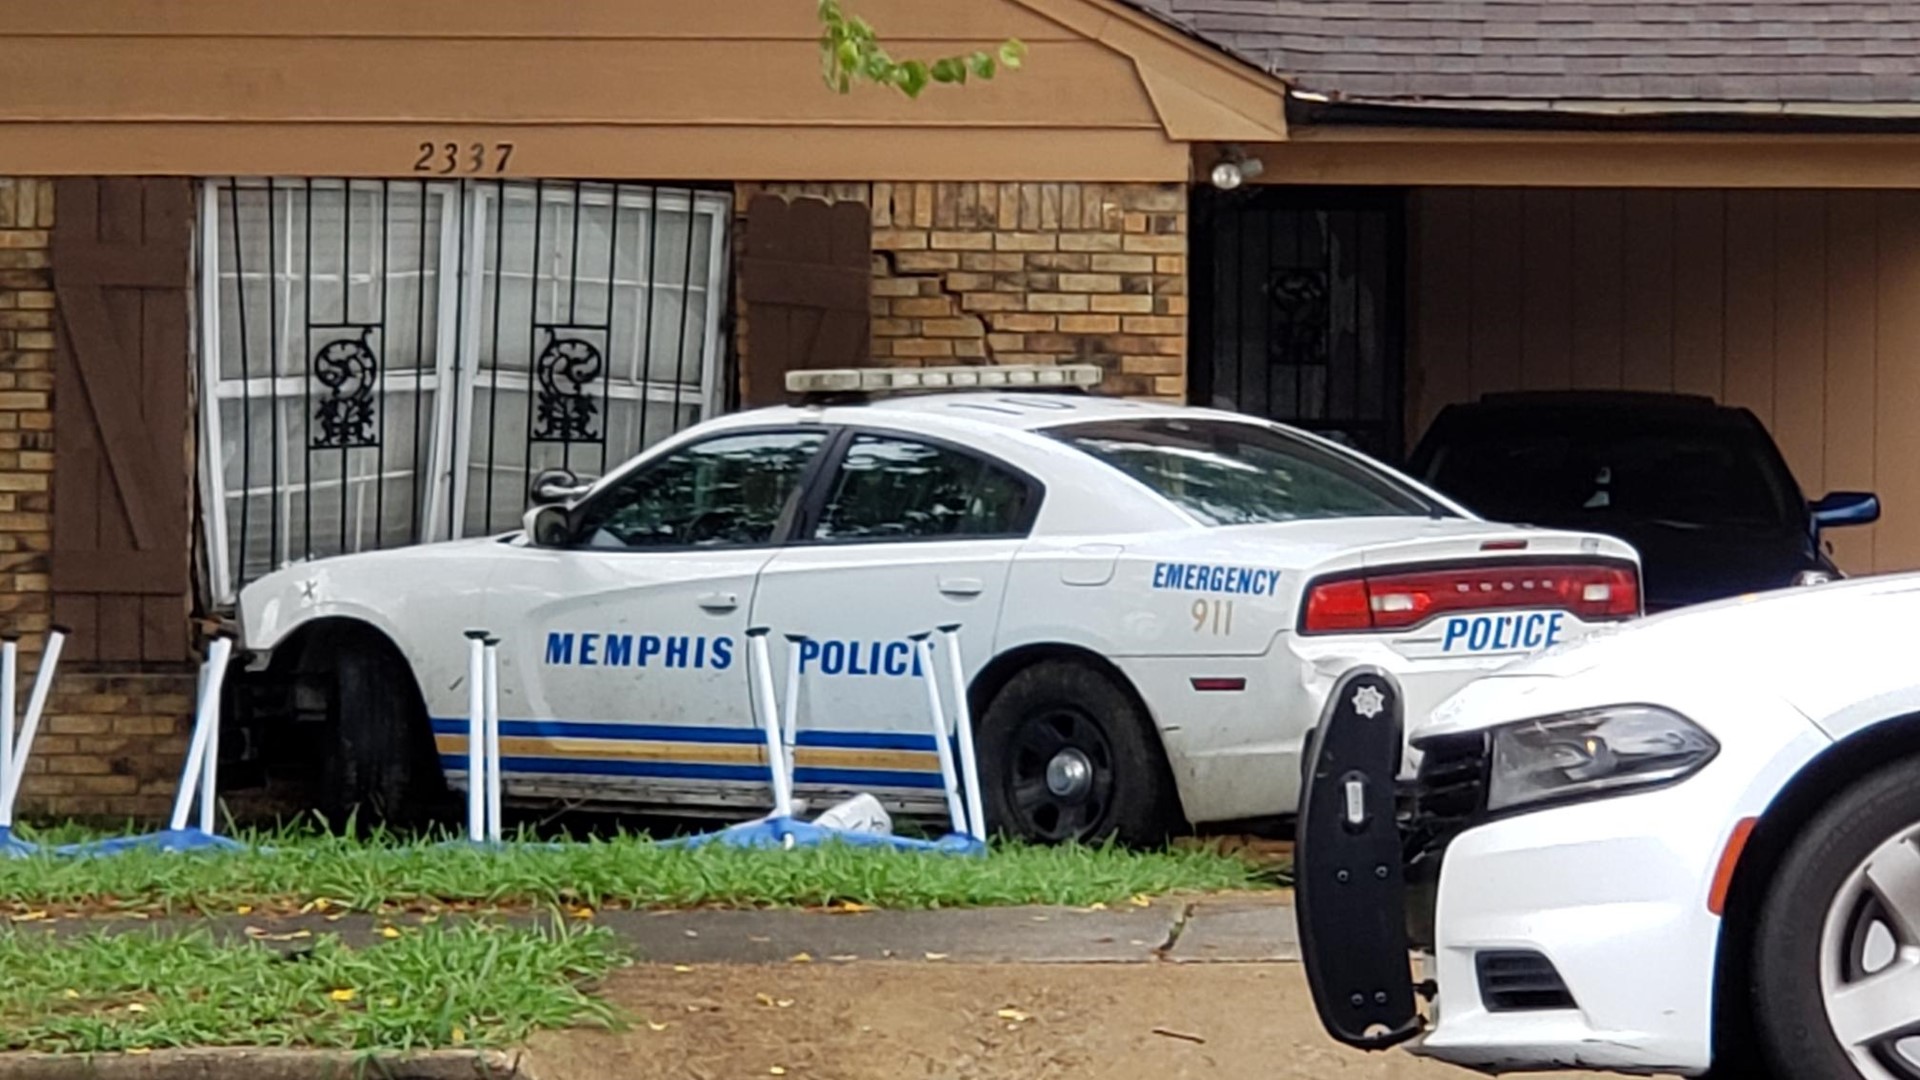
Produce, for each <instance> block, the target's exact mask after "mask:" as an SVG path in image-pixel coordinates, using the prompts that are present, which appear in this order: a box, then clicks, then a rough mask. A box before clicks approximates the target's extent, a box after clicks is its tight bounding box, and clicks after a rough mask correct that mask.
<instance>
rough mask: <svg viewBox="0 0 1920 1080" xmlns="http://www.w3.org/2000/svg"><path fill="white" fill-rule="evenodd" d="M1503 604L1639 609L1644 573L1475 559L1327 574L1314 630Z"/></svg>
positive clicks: (1315, 594)
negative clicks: (1474, 562) (1444, 566)
mask: <svg viewBox="0 0 1920 1080" xmlns="http://www.w3.org/2000/svg"><path fill="white" fill-rule="evenodd" d="M1500 608H1548V609H1552V610H1556V611H1568V612H1572V613H1573V614H1575V615H1578V616H1580V617H1581V618H1583V619H1626V618H1632V617H1633V616H1635V615H1638V614H1640V575H1639V573H1638V572H1637V571H1636V570H1635V569H1634V568H1633V567H1630V566H1616V565H1612V564H1570V565H1560V566H1545V565H1532V566H1501V565H1497V564H1496V565H1490V566H1469V567H1459V568H1455V569H1451V570H1421V571H1411V572H1387V573H1381V574H1370V575H1367V576H1364V577H1350V578H1340V579H1336V580H1333V581H1323V582H1320V583H1318V584H1316V585H1314V586H1313V588H1312V589H1311V590H1310V591H1309V592H1308V594H1307V613H1306V617H1305V618H1304V619H1302V620H1301V626H1300V629H1301V631H1302V632H1303V633H1308V634H1334V633H1340V632H1342V631H1351V630H1398V629H1403V628H1405V627H1409V626H1418V625H1419V624H1421V623H1423V622H1426V621H1427V620H1428V619H1431V618H1433V617H1434V616H1436V615H1444V614H1447V613H1448V612H1459V611H1489V610H1495V609H1500Z"/></svg>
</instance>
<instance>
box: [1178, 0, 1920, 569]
mask: <svg viewBox="0 0 1920 1080" xmlns="http://www.w3.org/2000/svg"><path fill="white" fill-rule="evenodd" d="M1150 6H1157V7H1159V8H1160V9H1162V14H1164V15H1167V16H1168V17H1171V18H1173V19H1175V20H1176V21H1177V22H1179V23H1180V24H1181V25H1183V26H1185V27H1186V28H1187V29H1189V30H1190V31H1191V32H1194V33H1197V34H1199V35H1201V36H1204V37H1206V38H1207V39H1208V40H1211V41H1213V42H1215V43H1216V44H1218V45H1220V46H1221V47H1222V48H1226V49H1229V50H1231V51H1233V52H1235V53H1237V54H1238V55H1240V56H1242V57H1243V58H1245V59H1248V60H1250V61H1252V62H1255V63H1259V64H1261V65H1262V66H1264V67H1266V68H1267V69H1268V70H1270V71H1274V72H1277V73H1280V74H1282V75H1283V76H1284V77H1286V78H1287V79H1288V81H1289V83H1290V86H1291V89H1290V94H1289V120H1290V123H1291V127H1290V134H1289V141H1288V142H1287V143H1285V144H1268V145H1244V146H1225V145H1215V146H1207V147H1202V148H1200V149H1198V150H1197V151H1196V159H1195V163H1194V164H1195V172H1196V176H1197V177H1199V178H1202V179H1203V181H1204V179H1205V178H1206V177H1208V176H1209V174H1211V173H1213V172H1214V170H1215V169H1216V167H1217V166H1220V165H1222V164H1226V165H1230V166H1235V167H1236V170H1237V178H1238V179H1240V180H1241V181H1242V184H1243V185H1244V186H1231V189H1230V190H1224V191H1223V190H1220V189H1219V185H1217V184H1216V185H1212V186H1208V185H1205V184H1204V183H1203V184H1202V185H1200V186H1197V187H1196V188H1195V196H1194V198H1195V208H1194V209H1195V214H1194V226H1195V227H1194V233H1195V237H1194V251H1193V258H1194V268H1195V272H1194V280H1193V290H1194V294H1195V307H1196V311H1197V312H1198V314H1197V315H1196V317H1195V320H1194V326H1193V329H1192V334H1193V345H1194V348H1193V368H1192V372H1191V386H1192V392H1193V397H1194V399H1195V400H1196V401H1197V402H1203V403H1210V404H1216V405H1221V406H1225V407H1231V408H1239V409H1242V410H1245V411H1249V412H1255V413H1262V414H1265V415H1269V416H1273V417H1275V418H1276V419H1281V420H1286V421H1290V422H1297V423H1301V424H1303V425H1304V426H1309V427H1315V428H1318V429H1321V430H1323V431H1328V432H1332V433H1334V434H1337V435H1339V436H1341V437H1344V438H1347V439H1350V440H1351V441H1353V442H1355V443H1357V444H1359V445H1362V446H1364V447H1366V448H1367V449H1369V450H1371V451H1373V452H1375V453H1378V454H1381V455H1383V456H1386V457H1389V458H1392V457H1395V456H1397V455H1399V454H1401V453H1403V452H1404V451H1405V450H1406V449H1407V448H1408V447H1410V446H1411V445H1412V442H1413V441H1414V440H1415V439H1417V438H1418V436H1419V435H1420V434H1421V433H1422V432H1423V431H1424V430H1425V428H1426V425H1427V424H1428V423H1429V422H1430V421H1431V419H1432V418H1433V416H1434V415H1435V414H1436V413H1437V412H1438V411H1439V410H1440V408H1441V407H1443V406H1445V405H1447V404H1449V403H1453V402H1458V401H1465V400H1471V399H1473V398H1476V397H1478V396H1479V395H1481V394H1485V393H1488V392H1492V391H1503V390H1515V389H1627V390H1656V391H1679V392H1687V393H1696V394H1706V395H1710V396H1712V397H1714V398H1717V399H1719V400H1720V401H1722V402H1725V403H1728V404H1734V405H1741V406H1745V407H1748V408H1750V409H1752V410H1753V411H1754V413H1755V414H1756V415H1757V416H1758V417H1759V418H1760V419H1761V420H1762V422H1764V423H1765V424H1766V425H1767V426H1768V428H1769V429H1770V430H1771V431H1772V433H1773V435H1774V438H1775V439H1776V440H1777V441H1778V443H1779V444H1780V447H1781V449H1782V450H1783V451H1784V453H1785V454H1786V456H1787V458H1788V460H1789V463H1790V464H1791V466H1792V467H1793V469H1794V471H1795V473H1796V475H1797V477H1798V479H1799V481H1800V484H1801V486H1802V487H1803V488H1804V489H1805V490H1806V491H1807V492H1808V493H1809V494H1810V495H1814V496H1817V495H1819V494H1820V493H1822V492H1825V491H1828V490H1835V489H1842V488H1854V489H1869V490H1877V491H1878V492H1879V493H1880V494H1881V496H1882V498H1883V501H1884V504H1885V507H1886V511H1885V516H1884V518H1883V519H1882V521H1881V523H1880V524H1879V525H1877V526H1875V527H1873V528H1869V529H1854V530H1843V531H1841V532H1837V533H1835V534H1833V543H1834V546H1835V549H1836V555H1837V557H1838V559H1839V561H1840V562H1841V564H1842V566H1843V567H1844V568H1845V569H1847V570H1849V571H1852V572H1865V571H1870V570H1872V571H1886V570H1897V569H1911V568H1914V567H1920V477H1917V476H1915V475H1914V473H1913V471H1912V470H1911V469H1908V468H1906V467H1905V463H1906V462H1908V461H1910V460H1912V459H1913V458H1914V457H1915V456H1916V455H1917V454H1920V431H1916V427H1915V424H1914V423H1913V417H1914V416H1915V414H1916V411H1920V359H1916V358H1917V357H1920V310H1916V305H1915V303H1914V299H1915V295H1916V293H1920V192H1916V191H1915V190H1914V189H1915V187H1916V186H1917V185H1920V138H1916V136H1915V135H1914V132H1915V131H1917V130H1920V107H1915V106H1913V105H1911V104H1908V103H1910V102H1913V101H1916V100H1920V79H1916V77H1915V76H1916V74H1920V68H1917V67H1916V63H1915V61H1914V59H1913V58H1914V57H1915V56H1916V55H1920V47H1917V46H1916V40H1917V39H1920V14H1916V15H1897V16H1893V17H1890V18H1886V19H1882V20H1880V21H1876V22H1868V21H1865V20H1864V18H1861V19H1852V18H1851V17H1841V16H1842V15H1843V14H1844V13H1840V14H1836V13H1835V11H1834V10H1832V9H1833V7H1834V6H1833V5H1828V4H1823V3H1810V2H1808V3H1797V4H1788V5H1770V6H1768V7H1767V9H1766V10H1767V14H1766V18H1765V19H1762V18H1761V13H1760V12H1759V10H1758V6H1757V5H1722V6H1720V7H1717V8H1716V9H1715V12H1714V13H1711V14H1699V13H1691V12H1680V13H1671V12H1667V11H1665V10H1654V9H1648V8H1645V7H1644V6H1637V5H1636V6H1627V5H1601V4H1585V5H1566V4H1551V3H1536V4H1520V5H1508V6H1506V10H1504V11H1503V12H1501V13H1499V14H1500V18H1498V19H1495V18H1493V17H1491V16H1486V17H1480V16H1474V15H1468V16H1461V15H1460V13H1459V12H1452V14H1451V15H1448V17H1444V18H1443V17H1441V16H1442V15H1447V13H1446V12H1439V13H1437V14H1436V11H1437V9H1436V6H1435V5H1422V4H1412V3H1404V2H1397V0H1372V2H1365V3H1355V4H1345V5H1341V6H1340V10H1339V12H1338V13H1332V14H1330V13H1329V12H1328V11H1327V10H1326V9H1325V7H1324V6H1323V5H1317V4H1313V3H1308V2H1305V0H1283V2H1281V3H1277V4H1274V5H1269V6H1267V7H1263V8H1262V14H1260V15H1258V16H1252V15H1245V14H1240V15H1235V16H1233V17H1231V18H1229V17H1228V16H1226V15H1222V14H1218V13H1210V10H1209V9H1211V8H1213V7H1217V5H1211V4H1208V3H1205V2H1203V0H1154V3H1153V4H1152V5H1150ZM1269 11H1270V13H1269ZM1254 161H1257V162H1258V165H1257V166H1254V167H1252V168H1248V167H1245V163H1247V162H1254ZM1236 170H1229V171H1236ZM1234 179H1236V177H1234V176H1229V177H1227V180H1228V182H1229V185H1232V181H1233V180H1234Z"/></svg>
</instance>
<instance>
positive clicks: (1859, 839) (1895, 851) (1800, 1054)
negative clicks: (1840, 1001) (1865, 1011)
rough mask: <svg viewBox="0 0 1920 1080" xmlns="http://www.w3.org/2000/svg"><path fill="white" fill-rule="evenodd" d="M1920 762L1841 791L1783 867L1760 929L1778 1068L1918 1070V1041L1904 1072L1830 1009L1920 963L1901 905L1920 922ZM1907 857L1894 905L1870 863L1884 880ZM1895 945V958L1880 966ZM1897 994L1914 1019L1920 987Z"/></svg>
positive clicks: (1762, 996)
mask: <svg viewBox="0 0 1920 1080" xmlns="http://www.w3.org/2000/svg"><path fill="white" fill-rule="evenodd" d="M1914 766H1915V762H1914V761H1912V760H1909V761H1905V762H1902V763H1900V764H1897V765H1893V766H1890V767H1887V768H1884V769H1882V770H1880V771H1878V772H1875V773H1872V774H1870V775H1868V776H1867V777H1866V778H1865V779H1862V780H1860V781H1859V782H1857V783H1855V784H1854V785H1853V786H1851V787H1849V788H1847V789H1846V790H1844V791H1842V792H1841V793H1840V794H1839V795H1838V796H1836V797H1835V798H1834V799H1833V800H1832V801H1831V802H1829V803H1828V804H1827V805H1826V806H1825V807H1823V808H1822V809H1821V811H1820V812H1819V813H1818V814H1817V815H1815V816H1814V818H1813V819H1812V820H1811V821H1809V822H1808V823H1807V825H1806V827H1805V828H1804V829H1802V830H1801V832H1800V835H1799V837H1798V838H1797V839H1796V840H1795V841H1794V844H1793V846H1792V848H1791V849H1790V850H1789V851H1788V853H1787V856H1786V859H1785V861H1784V862H1783V863H1782V864H1781V865H1780V868H1779V870H1778V871H1777V872H1776V873H1775V875H1774V876H1773V880H1772V885H1771V887H1770V888H1769V890H1768V894H1767V897H1766V899H1765V901H1764V902H1763V905H1762V907H1761V911H1760V921H1759V924H1758V930H1757V933H1756V934H1755V936H1754V942H1753V968H1752V970H1753V994H1752V1000H1753V1002H1754V1019H1755V1021H1756V1024H1757V1026H1758V1028H1759V1031H1760V1040H1761V1044H1762V1048H1763V1050H1764V1051H1765V1053H1766V1056H1767V1058H1768V1059H1769V1063H1770V1064H1771V1065H1772V1067H1773V1070H1774V1072H1775V1075H1778V1076H1781V1077H1815V1076H1817V1077H1821V1078H1823V1080H1844V1078H1847V1077H1861V1078H1863V1080H1894V1078H1900V1077H1912V1076H1920V1055H1914V1054H1912V1053H1911V1051H1907V1052H1905V1053H1902V1054H1901V1056H1903V1057H1906V1058H1908V1059H1909V1060H1908V1064H1906V1065H1905V1066H1904V1071H1902V1070H1901V1069H1896V1068H1894V1067H1891V1066H1890V1065H1889V1064H1888V1063H1887V1061H1886V1060H1885V1059H1876V1057H1875V1051H1873V1050H1872V1049H1869V1048H1866V1047H1860V1048H1856V1049H1849V1047H1848V1046H1847V1045H1846V1044H1845V1043H1843V1041H1842V1038H1841V1036H1840V1034H1839V1031H1838V1029H1837V1026H1836V1023H1835V1022H1834V1020H1833V1019H1832V1017H1833V1015H1834V1013H1833V1012H1832V1011H1830V1009H1829V1003H1830V1001H1832V1000H1834V998H1835V996H1836V994H1841V993H1848V992H1851V993H1855V994H1857V993H1858V992H1859V990H1860V988H1861V987H1862V986H1865V985H1866V984H1867V983H1869V982H1870V981H1872V980H1874V979H1883V978H1899V977H1901V976H1902V975H1903V974H1907V973H1909V972H1908V969H1909V968H1910V969H1911V971H1912V972H1914V973H1920V959H1914V957H1915V956H1916V954H1920V934H1916V933H1914V932H1912V931H1901V930H1899V929H1898V928H1897V924H1898V922H1899V921H1900V918H1899V916H1897V915H1896V914H1895V913H1896V911H1898V912H1904V913H1906V915H1905V918H1906V923H1907V925H1908V926H1910V927H1920V887H1917V886H1920V786H1917V785H1915V784H1914V782H1913V770H1914ZM1903 861H1904V863H1903ZM1902 865H1905V866H1906V867H1907V870H1908V873H1907V876H1905V877H1904V878H1903V879H1901V880H1902V882H1903V885H1904V887H1903V889H1901V890H1900V894H1901V895H1902V896H1903V897H1904V899H1903V900H1902V901H1901V905H1902V906H1901V907H1900V908H1898V909H1895V908H1891V907H1888V906H1887V905H1886V902H1885V901H1883V900H1881V899H1880V898H1879V897H1880V890H1878V889H1876V888H1875V887H1873V884H1872V878H1870V877H1869V870H1868V868H1869V866H1871V867H1873V868H1874V870H1873V877H1877V878H1881V879H1883V880H1885V879H1891V877H1892V875H1893V874H1894V873H1895V872H1896V868H1898V867H1900V866H1902ZM1910 894H1911V895H1910ZM1876 905H1879V906H1878V907H1876ZM1875 935H1879V936H1878V937H1876V936H1875ZM1888 952H1891V953H1892V956H1891V958H1890V959H1886V960H1885V961H1884V964H1881V965H1878V966H1877V965H1876V961H1877V960H1878V959H1879V958H1880V957H1882V956H1884V955H1885V954H1886V953H1888ZM1876 954H1878V955H1876ZM1896 969H1898V970H1896ZM1914 977H1915V978H1920V974H1915V976H1914ZM1882 985H1887V984H1882ZM1898 985H1899V986H1900V987H1902V988H1906V987H1912V986H1913V985H1915V984H1914V983H1913V982H1907V983H1903V984H1898ZM1896 996H1897V997H1899V998H1900V999H1901V1001H1900V1003H1899V1005H1898V1006H1897V1010H1899V1011H1903V1012H1904V1015H1906V1019H1907V1022H1908V1023H1909V1024H1920V994H1905V993H1902V994H1899V995H1896ZM1890 1041H1894V1040H1890ZM1881 1052H1883V1053H1884V1052H1885V1049H1883V1050H1882V1051H1881ZM1895 1053H1901V1052H1900V1051H1895Z"/></svg>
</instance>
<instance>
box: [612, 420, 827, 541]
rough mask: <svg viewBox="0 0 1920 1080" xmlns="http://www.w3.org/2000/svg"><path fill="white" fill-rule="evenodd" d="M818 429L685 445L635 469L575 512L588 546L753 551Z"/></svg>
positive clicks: (782, 504)
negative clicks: (730, 548) (745, 549)
mask: <svg viewBox="0 0 1920 1080" xmlns="http://www.w3.org/2000/svg"><path fill="white" fill-rule="evenodd" d="M826 441H827V435H826V433H825V432H818V431H756V432H746V433H741V434H737V435H722V436H719V437H718V438H713V439H707V440H705V441H703V442H698V443H694V444H693V445H691V446H685V447H682V448H680V449H678V450H675V451H674V452H672V453H670V454H668V455H667V456H665V457H663V458H661V459H660V460H658V461H655V462H652V463H651V464H648V465H645V466H643V467H641V468H639V469H636V470H635V471H634V472H633V473H631V474H630V475H628V476H626V477H624V478H622V479H621V480H619V481H618V482H617V483H616V484H615V485H614V486H613V487H612V488H610V489H609V490H608V491H606V492H604V493H603V494H601V495H600V496H598V497H597V498H594V499H592V500H590V501H589V502H588V503H587V504H586V505H585V506H583V507H582V508H581V513H580V517H579V519H578V522H577V528H576V531H575V535H576V536H577V537H579V540H580V543H582V544H583V545H584V546H586V547H592V548H612V549H628V550H634V549H638V550H645V549H648V548H679V547H700V548H710V547H753V546H757V545H761V544H767V543H770V542H772V540H773V534H774V530H775V529H777V528H779V525H780V517H781V515H782V514H784V513H785V512H786V507H787V502H788V500H790V499H791V498H793V494H794V491H795V489H797V488H798V487H799V484H800V476H801V474H802V473H803V472H804V471H805V470H806V467H807V463H808V462H809V461H811V460H813V456H814V455H815V454H818V453H819V452H820V448H821V447H822V446H824V445H826Z"/></svg>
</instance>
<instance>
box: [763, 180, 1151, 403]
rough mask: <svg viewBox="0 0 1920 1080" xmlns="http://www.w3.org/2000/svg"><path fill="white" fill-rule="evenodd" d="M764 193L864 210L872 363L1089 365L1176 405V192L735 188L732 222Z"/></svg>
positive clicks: (1114, 382) (1058, 187)
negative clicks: (868, 215)
mask: <svg viewBox="0 0 1920 1080" xmlns="http://www.w3.org/2000/svg"><path fill="white" fill-rule="evenodd" d="M768 191H770V192H773V193H776V194H781V195H785V196H787V197H789V198H794V197H813V198H823V199H827V200H829V201H846V200H857V201H860V202H864V203H866V204H867V205H868V206H869V207H870V208H871V210H872V214H873V249H874V259H873V265H874V282H873V338H872V341H873V359H874V362H875V363H881V364H885V363H899V364H915V365H920V364H954V363H1009V364H1012V363H1061V362H1080V361H1092V362H1097V363H1099V364H1101V365H1103V366H1105V367H1106V368H1107V371H1108V374H1107V378H1106V381H1105V383H1104V384H1103V386H1102V389H1103V390H1104V391H1106V392H1109V393H1117V394H1127V395H1133V396H1149V397H1160V398H1167V399H1172V400H1181V399H1183V398H1184V396H1185V394H1186V368H1187V364H1186V347H1187V318H1186V316H1187V192H1186V189H1185V188H1184V187H1182V186H1180V185H1177V184H1174V185H1155V184H1087V183H1075V184H976V183H913V184H909V183H874V184H743V185H740V186H739V188H738V189H737V198H738V204H737V205H738V207H739V209H740V211H741V212H742V213H744V212H745V209H746V206H747V203H748V202H749V200H751V199H752V198H753V196H754V195H757V194H760V193H761V192H768ZM750 322H751V320H749V319H746V318H744V317H743V318H742V319H741V320H740V325H739V327H738V328H737V331H736V335H735V343H736V348H738V349H741V350H743V351H744V350H746V349H750V348H751V347H752V345H751V341H752V327H751V325H750Z"/></svg>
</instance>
